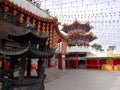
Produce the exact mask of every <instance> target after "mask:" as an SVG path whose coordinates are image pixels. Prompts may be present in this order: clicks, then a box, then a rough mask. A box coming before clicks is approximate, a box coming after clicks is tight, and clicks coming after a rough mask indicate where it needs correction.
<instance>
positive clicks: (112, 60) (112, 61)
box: [111, 58, 114, 70]
mask: <svg viewBox="0 0 120 90" xmlns="http://www.w3.org/2000/svg"><path fill="white" fill-rule="evenodd" d="M111 64H112V70H114V59H113V58H111Z"/></svg>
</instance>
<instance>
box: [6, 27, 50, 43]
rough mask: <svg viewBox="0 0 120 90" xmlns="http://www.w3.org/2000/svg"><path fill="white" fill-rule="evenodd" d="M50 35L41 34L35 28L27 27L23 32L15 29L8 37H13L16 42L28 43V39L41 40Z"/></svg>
mask: <svg viewBox="0 0 120 90" xmlns="http://www.w3.org/2000/svg"><path fill="white" fill-rule="evenodd" d="M48 37H49V34H48V33H43V34H39V33H38V32H37V31H35V30H30V29H26V30H24V31H22V32H19V33H17V32H14V30H12V31H10V32H9V33H8V38H9V39H13V40H15V41H16V42H20V43H26V42H27V41H39V40H41V39H47V38H48Z"/></svg>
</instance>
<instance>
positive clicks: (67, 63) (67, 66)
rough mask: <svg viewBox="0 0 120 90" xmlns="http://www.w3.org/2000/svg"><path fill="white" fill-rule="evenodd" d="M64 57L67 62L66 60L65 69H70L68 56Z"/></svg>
mask: <svg viewBox="0 0 120 90" xmlns="http://www.w3.org/2000/svg"><path fill="white" fill-rule="evenodd" d="M66 57H67V60H66V68H70V60H69V54H68V55H67V56H66Z"/></svg>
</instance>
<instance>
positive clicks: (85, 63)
mask: <svg viewBox="0 0 120 90" xmlns="http://www.w3.org/2000/svg"><path fill="white" fill-rule="evenodd" d="M85 68H87V58H85Z"/></svg>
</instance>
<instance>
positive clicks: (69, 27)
mask: <svg viewBox="0 0 120 90" xmlns="http://www.w3.org/2000/svg"><path fill="white" fill-rule="evenodd" d="M92 28H93V27H92V26H90V24H89V22H86V23H81V22H78V21H77V20H76V21H74V22H73V23H72V24H64V25H63V28H62V30H63V31H64V32H66V33H68V32H69V31H74V30H76V29H82V30H85V32H89V31H90V30H91V29H92Z"/></svg>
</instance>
